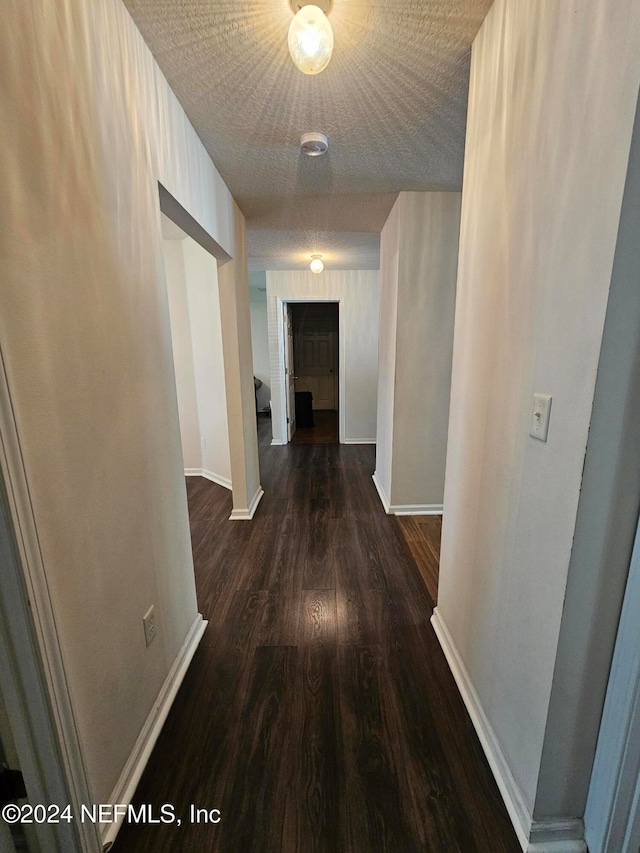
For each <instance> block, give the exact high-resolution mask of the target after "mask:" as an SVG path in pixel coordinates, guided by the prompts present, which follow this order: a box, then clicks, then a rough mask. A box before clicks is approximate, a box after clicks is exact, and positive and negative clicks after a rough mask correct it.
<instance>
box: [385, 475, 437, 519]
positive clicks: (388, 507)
mask: <svg viewBox="0 0 640 853" xmlns="http://www.w3.org/2000/svg"><path fill="white" fill-rule="evenodd" d="M372 480H373V484H374V486H375V487H376V491H377V492H378V496H379V497H380V500H381V501H382V506H383V507H384V511H385V512H386V513H387V515H442V504H392V503H390V502H389V498H388V497H387V493H386V492H385V490H384V488H383V486H382V483H381V482H380V480H379V479H378V472H377V471H374V472H373V477H372Z"/></svg>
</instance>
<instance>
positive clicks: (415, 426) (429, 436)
mask: <svg viewBox="0 0 640 853" xmlns="http://www.w3.org/2000/svg"><path fill="white" fill-rule="evenodd" d="M459 231H460V193H450V192H446V193H431V192H428V193H405V192H403V193H400V195H399V196H398V199H397V201H396V203H395V205H394V206H393V208H392V210H391V213H390V214H389V218H388V220H387V222H386V224H385V226H384V228H383V229H382V234H381V238H380V252H381V259H380V269H381V279H380V290H381V294H380V304H381V311H380V359H379V371H378V442H377V447H376V473H375V474H374V482H375V483H376V487H377V489H378V492H379V494H380V497H381V499H382V502H383V504H384V506H385V509H386V510H387V512H397V513H414V514H415V513H440V512H442V501H443V497H444V470H445V460H446V455H447V428H448V422H449V394H450V390H451V358H452V349H453V320H454V309H455V299H456V272H457V265H458V238H459Z"/></svg>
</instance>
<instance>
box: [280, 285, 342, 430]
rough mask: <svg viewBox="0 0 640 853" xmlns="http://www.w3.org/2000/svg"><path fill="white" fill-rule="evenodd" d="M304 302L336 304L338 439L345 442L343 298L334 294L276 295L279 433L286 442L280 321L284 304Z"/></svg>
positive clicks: (283, 344) (282, 343)
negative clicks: (293, 296)
mask: <svg viewBox="0 0 640 853" xmlns="http://www.w3.org/2000/svg"><path fill="white" fill-rule="evenodd" d="M306 302H331V303H336V304H337V305H338V441H339V443H340V444H344V443H345V438H344V437H345V414H346V407H345V399H346V398H345V375H346V365H345V357H344V356H345V341H344V305H343V298H342V297H339V296H336V297H333V298H330V297H327V296H316V297H313V296H304V297H298V298H291V297H288V296H278V297H276V312H277V313H276V316H277V317H278V323H277V329H278V373H279V379H280V382H279V386H280V403H281V405H280V411H281V413H282V415H281V417H282V420H281V424H280V435H282V436H283V439H284V438H285V437H286V442H285V441H284V440H283V443H286V444H288V443H289V438H288V430H287V399H286V397H287V391H288V389H287V377H286V376H285V372H284V364H285V354H284V349H285V346H286V344H287V342H286V341H285V339H284V323H283V321H282V318H283V312H284V309H285V306H287V305H294V304H304V303H306Z"/></svg>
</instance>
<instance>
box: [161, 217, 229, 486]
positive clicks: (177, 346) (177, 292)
mask: <svg viewBox="0 0 640 853" xmlns="http://www.w3.org/2000/svg"><path fill="white" fill-rule="evenodd" d="M174 227H175V226H174ZM163 254H164V259H165V268H166V272H167V292H168V295H169V316H170V320H171V340H172V345H173V360H174V365H175V375H176V392H177V397H178V412H179V415H180V435H181V438H182V454H183V458H184V468H185V473H187V474H201V475H204V476H205V477H207V478H208V479H210V480H213V481H214V482H216V483H218V484H220V485H222V486H225V487H226V488H231V461H230V456H229V429H228V425H227V401H226V396H225V381H224V360H223V354H222V326H221V320H220V299H219V294H218V268H217V263H216V259H215V258H214V257H213V256H212V255H210V254H209V252H207V250H206V249H203V248H202V246H199V245H198V244H197V243H196V242H195V240H192V239H191V237H188V236H186V235H184V237H183V238H182V239H166V238H165V239H164V240H163Z"/></svg>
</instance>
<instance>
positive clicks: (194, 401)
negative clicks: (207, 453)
mask: <svg viewBox="0 0 640 853" xmlns="http://www.w3.org/2000/svg"><path fill="white" fill-rule="evenodd" d="M163 225H164V222H163ZM184 239H185V238H184V237H179V238H174V239H167V238H165V239H163V241H162V255H163V257H164V267H165V273H166V277H167V296H168V299H169V319H170V323H171V346H172V350H173V363H174V367H175V374H176V396H177V399H178V415H179V420H180V438H181V439H182V458H183V460H184V468H185V471H186V470H189V469H202V447H201V444H200V418H199V417H198V396H197V392H196V375H195V370H194V366H193V344H192V342H191V316H190V312H189V299H188V296H187V281H186V278H185V273H184V252H183V251H182V243H183V240H184Z"/></svg>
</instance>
